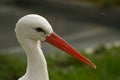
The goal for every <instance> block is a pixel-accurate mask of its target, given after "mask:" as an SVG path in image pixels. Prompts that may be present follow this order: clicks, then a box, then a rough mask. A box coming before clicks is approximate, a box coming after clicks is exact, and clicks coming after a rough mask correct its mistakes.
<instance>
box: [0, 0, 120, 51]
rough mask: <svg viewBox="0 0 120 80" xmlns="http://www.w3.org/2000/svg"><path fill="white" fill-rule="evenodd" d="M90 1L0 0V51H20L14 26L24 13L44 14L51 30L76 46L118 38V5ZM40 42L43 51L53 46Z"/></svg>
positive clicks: (119, 19) (83, 46)
mask: <svg viewBox="0 0 120 80" xmlns="http://www.w3.org/2000/svg"><path fill="white" fill-rule="evenodd" d="M92 1H93V2H90V1H89V0H0V51H7V50H10V51H13V52H14V51H21V48H20V45H19V43H18V42H17V40H16V37H15V33H14V28H15V24H16V22H17V20H18V19H19V18H21V17H22V16H25V15H27V14H39V15H41V16H44V17H45V18H46V19H47V20H48V21H49V22H50V24H51V25H52V27H53V30H54V31H55V32H56V33H58V34H59V35H60V36H61V37H63V38H64V39H65V40H66V41H68V42H69V43H70V44H71V45H72V46H74V47H75V48H77V49H86V48H90V47H96V46H98V45H100V44H106V43H110V42H114V41H120V8H119V6H118V7H116V5H113V4H112V2H111V3H108V2H107V0H102V2H97V0H92ZM94 1H96V3H95V2H94ZM98 1H100V0H98ZM108 1H109V0H108ZM119 3H120V1H119ZM42 46H43V50H44V51H45V52H46V53H48V52H50V51H55V50H56V48H54V47H52V46H51V45H49V44H46V43H43V45H42Z"/></svg>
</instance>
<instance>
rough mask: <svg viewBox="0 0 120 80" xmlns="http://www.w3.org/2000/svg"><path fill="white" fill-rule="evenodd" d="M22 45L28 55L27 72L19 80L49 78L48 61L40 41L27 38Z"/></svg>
mask: <svg viewBox="0 0 120 80" xmlns="http://www.w3.org/2000/svg"><path fill="white" fill-rule="evenodd" d="M21 45H22V47H23V49H24V50H25V52H26V56H27V72H26V74H25V75H24V76H23V77H22V78H20V79H19V80H49V78H48V71H47V63H46V60H45V58H44V55H43V52H42V50H41V48H40V45H39V41H36V40H30V39H26V40H24V41H22V42H21Z"/></svg>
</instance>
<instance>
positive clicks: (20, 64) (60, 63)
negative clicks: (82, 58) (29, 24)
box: [0, 46, 120, 80]
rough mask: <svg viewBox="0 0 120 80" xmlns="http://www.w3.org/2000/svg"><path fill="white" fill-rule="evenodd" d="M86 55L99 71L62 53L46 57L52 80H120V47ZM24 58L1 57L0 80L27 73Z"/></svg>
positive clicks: (15, 78) (10, 79)
mask: <svg viewBox="0 0 120 80" xmlns="http://www.w3.org/2000/svg"><path fill="white" fill-rule="evenodd" d="M82 52H83V53H84V54H85V52H84V51H82ZM85 55H86V56H87V57H88V58H89V59H90V60H92V61H93V62H94V63H95V64H96V65H97V69H92V68H91V67H89V66H87V65H85V64H83V63H80V62H79V61H77V60H76V59H74V58H73V57H71V56H68V55H65V54H63V53H62V52H56V54H54V55H51V54H49V55H46V60H47V62H48V70H49V77H50V80H120V47H117V48H116V47H112V48H111V49H106V48H105V47H104V46H102V47H99V48H97V49H96V50H95V51H94V53H93V54H88V55H87V54H85ZM22 57H23V56H13V55H4V54H2V55H0V80H17V79H18V78H19V77H21V76H22V75H23V74H24V73H25V68H26V60H25V58H22Z"/></svg>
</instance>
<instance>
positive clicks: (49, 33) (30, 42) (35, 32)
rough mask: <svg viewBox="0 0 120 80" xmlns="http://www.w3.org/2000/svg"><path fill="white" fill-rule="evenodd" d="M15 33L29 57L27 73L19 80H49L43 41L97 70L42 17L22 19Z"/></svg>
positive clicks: (34, 16) (30, 16)
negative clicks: (42, 47)
mask: <svg viewBox="0 0 120 80" xmlns="http://www.w3.org/2000/svg"><path fill="white" fill-rule="evenodd" d="M15 33H16V37H17V40H18V41H19V43H20V44H21V46H22V48H23V49H24V51H25V53H26V56H27V69H26V73H25V74H24V76H22V77H21V78H19V79H18V80H49V76H48V70H47V62H46V60H45V57H44V55H43V52H42V50H41V42H43V41H46V42H48V43H50V44H52V45H54V46H55V47H57V48H60V49H61V50H63V51H65V52H67V53H68V54H70V55H71V56H73V57H75V58H76V59H78V60H80V61H82V62H84V63H86V64H87V65H89V66H91V67H93V68H96V66H95V64H93V63H92V62H91V61H90V60H88V59H87V58H86V57H84V56H83V55H82V54H80V53H79V52H78V51H76V50H75V49H74V48H73V47H72V46H70V45H69V44H68V43H67V42H66V41H65V40H63V39H62V38H61V37H60V36H58V35H57V34H56V33H55V32H54V31H53V29H52V27H51V25H50V24H49V22H48V21H47V20H46V19H45V18H44V17H42V16H40V15H37V14H29V15H26V16H24V17H22V18H20V19H19V20H18V22H17V23H16V28H15Z"/></svg>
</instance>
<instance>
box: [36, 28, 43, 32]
mask: <svg viewBox="0 0 120 80" xmlns="http://www.w3.org/2000/svg"><path fill="white" fill-rule="evenodd" d="M35 30H36V31H37V32H44V30H43V29H41V28H39V27H38V28H35Z"/></svg>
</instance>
